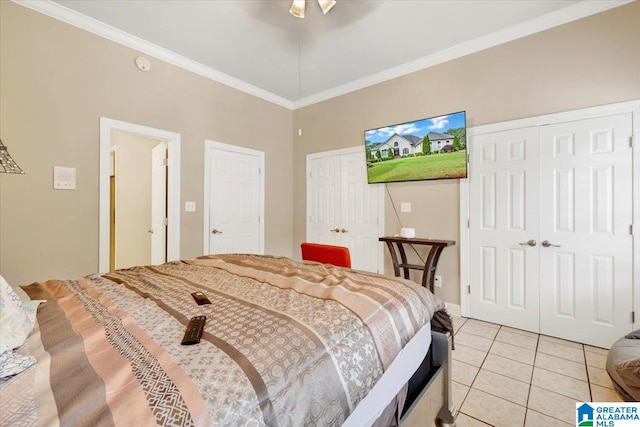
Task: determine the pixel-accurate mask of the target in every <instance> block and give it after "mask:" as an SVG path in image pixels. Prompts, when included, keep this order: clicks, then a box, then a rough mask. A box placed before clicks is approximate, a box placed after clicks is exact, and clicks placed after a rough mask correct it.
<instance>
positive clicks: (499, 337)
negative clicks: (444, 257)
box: [452, 317, 621, 427]
mask: <svg viewBox="0 0 640 427" xmlns="http://www.w3.org/2000/svg"><path fill="white" fill-rule="evenodd" d="M454 328H455V331H456V333H455V347H456V348H455V351H453V353H452V356H453V366H452V369H453V371H452V375H453V401H454V404H455V406H456V408H458V410H459V412H458V416H457V418H456V423H457V425H458V427H476V426H487V425H490V426H508V427H519V426H523V427H538V426H549V427H554V426H575V417H576V415H575V414H576V406H575V403H576V402H590V401H591V402H620V401H621V399H620V397H619V396H618V395H617V394H616V392H615V391H614V390H613V386H612V385H611V380H610V379H609V375H608V374H607V372H606V370H605V361H606V357H607V350H605V349H601V348H597V347H591V346H588V345H583V344H579V343H575V342H571V341H565V340H561V339H558V338H552V337H548V336H545V335H538V334H534V333H531V332H526V331H521V330H519V329H513V328H509V327H506V326H501V325H496V324H493V323H487V322H482V321H479V320H475V319H467V318H464V317H454Z"/></svg>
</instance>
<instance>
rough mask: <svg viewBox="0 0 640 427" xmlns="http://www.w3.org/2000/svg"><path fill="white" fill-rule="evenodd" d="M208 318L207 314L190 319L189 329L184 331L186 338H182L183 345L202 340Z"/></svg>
mask: <svg viewBox="0 0 640 427" xmlns="http://www.w3.org/2000/svg"><path fill="white" fill-rule="evenodd" d="M206 319H207V316H195V317H192V318H191V320H189V324H188V325H187V330H186V331H185V333H184V338H182V343H181V344H182V345H193V344H198V343H199V342H200V338H202V330H203V329H204V321H205V320H206Z"/></svg>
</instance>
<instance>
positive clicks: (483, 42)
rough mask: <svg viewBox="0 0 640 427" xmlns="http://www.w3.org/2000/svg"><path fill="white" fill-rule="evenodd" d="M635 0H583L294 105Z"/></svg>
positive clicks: (322, 99) (399, 75) (372, 83)
mask: <svg viewBox="0 0 640 427" xmlns="http://www.w3.org/2000/svg"><path fill="white" fill-rule="evenodd" d="M633 1H635V0H615V1H607V0H598V1H581V2H579V3H576V4H574V5H572V6H569V7H566V8H563V9H560V10H557V11H555V12H552V13H548V14H546V15H543V16H541V17H538V18H536V19H532V20H530V21H527V22H523V23H522V24H518V25H514V26H512V27H509V28H505V29H504V30H500V31H496V32H495V33H491V34H487V35H486V36H482V37H478V38H477V39H473V40H470V41H468V42H465V43H461V44H459V45H456V46H453V47H451V48H449V49H445V50H442V51H440V52H436V53H434V54H432V55H427V56H423V57H422V58H418V59H416V60H414V61H411V62H406V63H404V64H401V65H398V66H397V67H393V68H389V69H387V70H384V71H381V72H379V73H375V74H372V75H370V76H367V77H364V78H361V79H358V80H354V81H352V82H349V83H346V84H343V85H340V86H336V87H334V88H332V89H329V90H325V91H322V92H318V93H316V94H314V95H310V96H307V97H305V98H301V99H298V100H296V101H293V109H294V110H296V109H298V108H303V107H307V106H309V105H312V104H317V103H319V102H322V101H326V100H329V99H331V98H336V97H338V96H341V95H345V94H347V93H350V92H355V91H357V90H360V89H364V88H366V87H369V86H373V85H376V84H379V83H383V82H386V81H388V80H392V79H395V78H398V77H401V76H404V75H407V74H411V73H414V72H416V71H420V70H424V69H426V68H429V67H433V66H435V65H438V64H442V63H444V62H448V61H452V60H454V59H457V58H461V57H463V56H466V55H470V54H472V53H476V52H479V51H481V50H485V49H489V48H491V47H494V46H498V45H501V44H504V43H508V42H510V41H513V40H516V39H519V38H522V37H526V36H529V35H531V34H535V33H538V32H541V31H544V30H548V29H550V28H553V27H557V26H559V25H562V24H566V23H568V22H571V21H576V20H578V19H581V18H586V17H587V16H590V15H595V14H597V13H600V12H604V11H606V10H609V9H613V8H615V7H618V6H622V5H625V4H628V3H632V2H633Z"/></svg>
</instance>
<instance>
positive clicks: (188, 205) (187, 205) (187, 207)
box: [184, 202, 196, 212]
mask: <svg viewBox="0 0 640 427" xmlns="http://www.w3.org/2000/svg"><path fill="white" fill-rule="evenodd" d="M184 211H185V212H195V211H196V202H184Z"/></svg>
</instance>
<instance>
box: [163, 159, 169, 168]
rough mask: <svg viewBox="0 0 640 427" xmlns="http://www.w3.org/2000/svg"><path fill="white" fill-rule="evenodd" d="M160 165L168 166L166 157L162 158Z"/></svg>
mask: <svg viewBox="0 0 640 427" xmlns="http://www.w3.org/2000/svg"><path fill="white" fill-rule="evenodd" d="M162 166H169V159H167V158H166V157H165V158H164V159H162Z"/></svg>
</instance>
